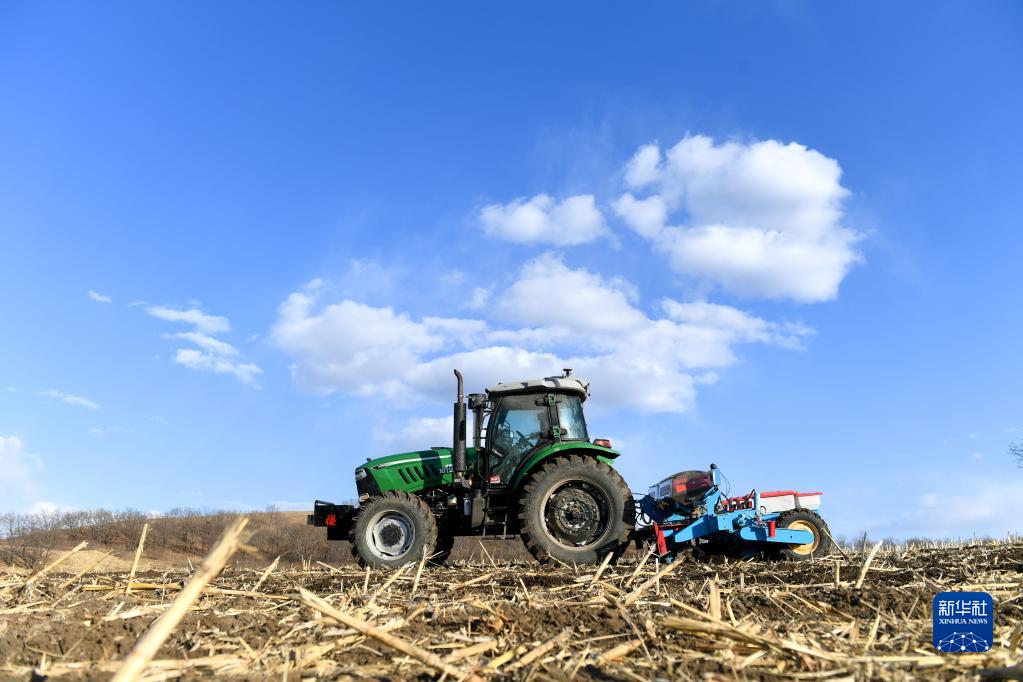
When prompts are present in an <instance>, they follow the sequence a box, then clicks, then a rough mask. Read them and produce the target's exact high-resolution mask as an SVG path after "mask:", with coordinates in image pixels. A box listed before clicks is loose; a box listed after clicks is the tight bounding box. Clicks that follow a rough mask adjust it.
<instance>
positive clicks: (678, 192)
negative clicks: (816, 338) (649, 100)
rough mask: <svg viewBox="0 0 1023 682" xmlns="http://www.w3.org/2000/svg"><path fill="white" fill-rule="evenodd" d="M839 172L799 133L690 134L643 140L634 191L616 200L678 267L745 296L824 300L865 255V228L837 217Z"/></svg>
mask: <svg viewBox="0 0 1023 682" xmlns="http://www.w3.org/2000/svg"><path fill="white" fill-rule="evenodd" d="M841 173H842V171H841V168H840V167H839V165H838V163H837V162H836V161H835V160H834V159H831V158H828V157H826V156H824V155H823V154H821V153H819V152H817V151H815V150H812V149H808V148H807V147H805V146H803V145H800V144H797V143H789V144H782V143H780V142H777V141H775V140H767V141H763V142H753V143H750V144H742V143H739V142H726V143H723V144H720V145H718V144H715V143H714V141H713V140H712V139H710V138H708V137H705V136H703V135H693V136H687V137H685V138H683V139H682V140H681V141H680V142H678V143H677V144H676V145H675V146H674V147H671V148H670V149H668V150H667V151H665V152H664V154H663V155H662V154H661V150H660V148H659V147H657V146H656V145H646V146H644V147H641V148H640V149H639V151H637V152H636V154H635V155H634V156H633V158H632V160H631V161H629V163H628V164H627V165H626V168H625V172H624V179H625V182H626V185H627V186H628V187H629V188H630V190H632V191H630V192H627V193H625V194H623V195H622V196H621V197H620V198H619V199H618V200H617V201H616V202H615V204H614V209H615V212H616V213H617V214H618V215H619V216H621V217H622V218H623V219H624V220H625V222H626V223H627V224H628V225H629V226H630V227H631V228H632V229H633V230H635V231H636V232H637V233H638V234H640V235H642V236H643V237H645V238H647V239H649V240H651V241H652V242H653V244H654V245H655V247H656V248H657V249H658V250H660V251H663V252H665V253H666V254H667V255H668V257H669V260H670V262H671V265H672V267H673V268H674V269H676V270H677V271H679V272H681V273H685V274H688V275H691V276H693V277H696V278H699V279H704V280H707V281H709V282H712V283H715V284H717V285H720V286H721V287H723V288H725V289H727V290H729V291H732V292H734V293H737V294H740V295H745V296H753V297H763V298H790V299H794V300H797V301H805V302H809V301H825V300H830V299H833V298H835V296H837V294H838V287H839V284H840V283H841V282H842V279H843V278H844V277H845V275H846V274H847V273H848V271H849V269H850V268H851V267H852V266H853V265H854V264H855V263H856V262H858V261H859V260H860V256H859V254H858V253H857V252H856V250H855V248H854V247H855V244H856V242H857V240H858V239H859V235H858V234H857V233H856V232H855V231H853V230H851V229H849V228H846V227H844V226H843V225H842V223H841V221H842V218H843V214H844V209H843V203H844V201H845V199H846V197H847V196H848V194H849V191H848V190H847V189H846V188H845V187H843V186H842V185H841V183H840V178H841ZM640 190H647V191H648V192H649V194H648V196H646V197H644V198H637V197H636V196H634V194H633V193H632V192H636V191H640ZM673 216H677V217H678V220H679V222H678V224H675V225H672V224H669V220H670V219H671V218H672V217H673Z"/></svg>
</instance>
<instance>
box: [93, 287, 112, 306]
mask: <svg viewBox="0 0 1023 682" xmlns="http://www.w3.org/2000/svg"><path fill="white" fill-rule="evenodd" d="M88 296H89V298H90V299H92V300H93V301H96V302H97V303H110V302H112V301H113V299H112V298H110V297H109V296H104V295H103V294H100V293H97V292H95V291H93V290H92V289H89V291H88Z"/></svg>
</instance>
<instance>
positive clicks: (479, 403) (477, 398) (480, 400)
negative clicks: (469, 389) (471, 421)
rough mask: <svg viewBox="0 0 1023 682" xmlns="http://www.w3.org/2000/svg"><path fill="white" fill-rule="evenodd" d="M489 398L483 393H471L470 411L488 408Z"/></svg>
mask: <svg viewBox="0 0 1023 682" xmlns="http://www.w3.org/2000/svg"><path fill="white" fill-rule="evenodd" d="M486 404H487V396H486V395H484V394H483V393H470V394H469V409H470V410H476V409H479V408H481V407H484V406H486Z"/></svg>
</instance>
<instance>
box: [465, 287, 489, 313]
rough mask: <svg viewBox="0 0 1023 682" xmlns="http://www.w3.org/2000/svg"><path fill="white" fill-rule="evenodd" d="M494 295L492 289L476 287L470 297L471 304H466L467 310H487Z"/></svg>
mask: <svg viewBox="0 0 1023 682" xmlns="http://www.w3.org/2000/svg"><path fill="white" fill-rule="evenodd" d="M492 293H493V291H492V290H491V289H488V288H485V287H476V288H474V289H473V290H472V296H470V297H469V302H468V303H466V304H465V307H466V308H469V309H470V310H480V309H482V308H485V307H486V305H487V303H488V302H489V301H490V295H491V294H492Z"/></svg>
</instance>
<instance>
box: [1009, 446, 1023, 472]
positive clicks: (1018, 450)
mask: <svg viewBox="0 0 1023 682" xmlns="http://www.w3.org/2000/svg"><path fill="white" fill-rule="evenodd" d="M1009 455H1010V456H1011V457H1012V458H1013V459H1015V460H1016V465H1017V466H1019V467H1020V468H1023V441H1020V442H1019V443H1009Z"/></svg>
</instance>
